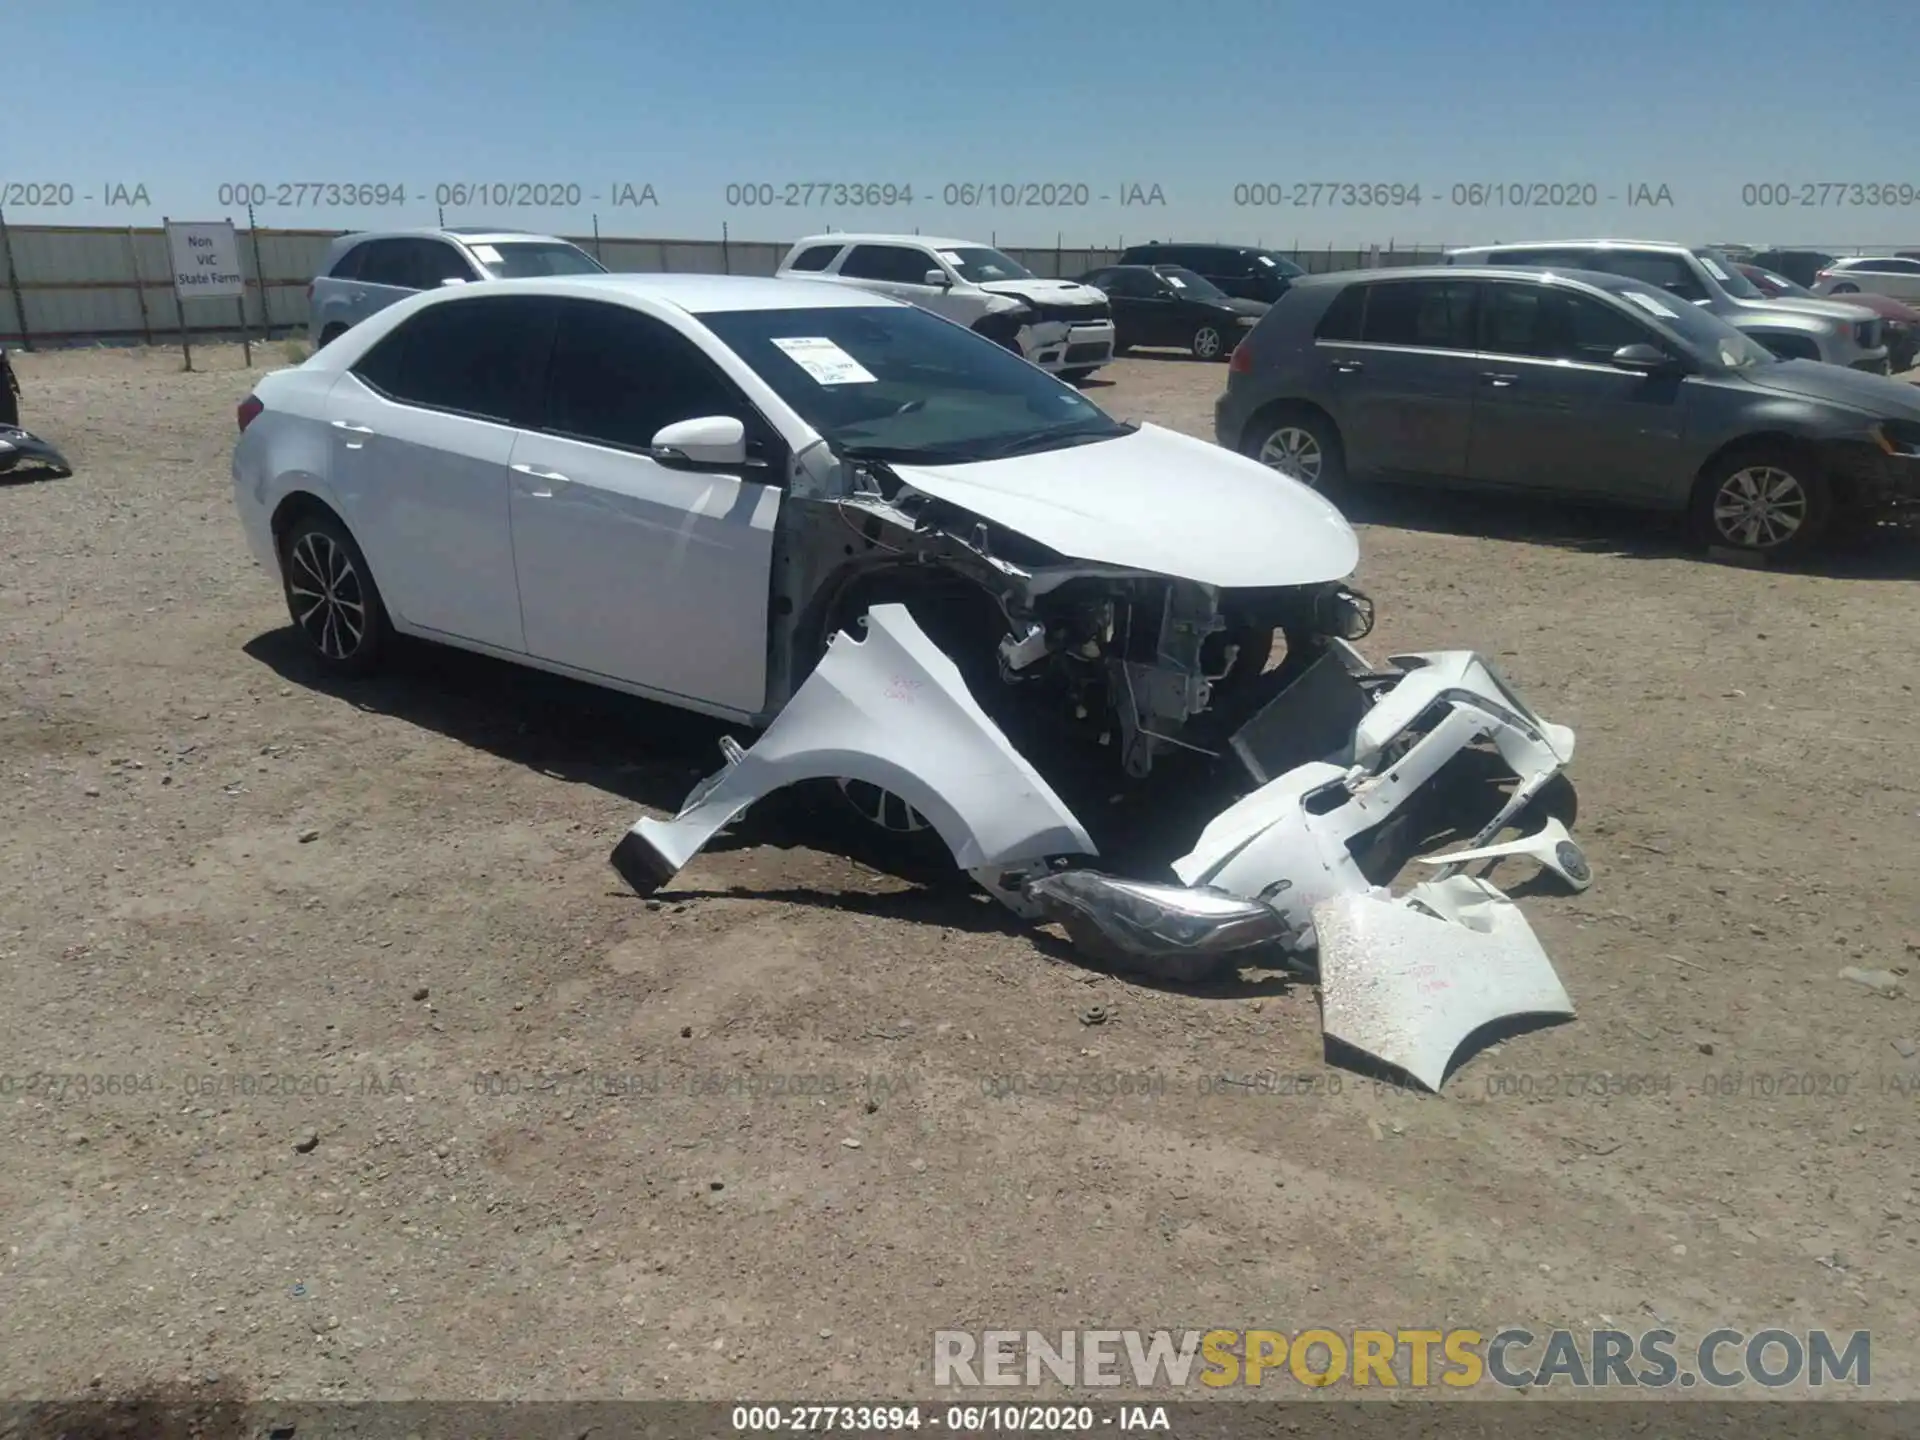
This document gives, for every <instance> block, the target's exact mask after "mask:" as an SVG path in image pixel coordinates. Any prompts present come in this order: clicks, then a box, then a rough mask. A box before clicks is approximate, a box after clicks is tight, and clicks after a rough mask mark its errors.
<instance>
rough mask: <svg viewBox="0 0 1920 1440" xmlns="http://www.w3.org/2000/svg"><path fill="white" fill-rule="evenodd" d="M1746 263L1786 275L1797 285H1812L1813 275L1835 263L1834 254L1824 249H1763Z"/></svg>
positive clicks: (1749, 257) (1748, 258)
mask: <svg viewBox="0 0 1920 1440" xmlns="http://www.w3.org/2000/svg"><path fill="white" fill-rule="evenodd" d="M1746 263H1747V264H1749V265H1758V266H1759V267H1760V268H1761V269H1762V270H1771V271H1773V272H1774V273H1775V274H1776V275H1784V276H1786V277H1787V279H1789V280H1791V281H1793V283H1794V284H1796V285H1811V284H1813V277H1814V276H1816V275H1818V274H1819V273H1820V272H1821V271H1822V270H1824V269H1826V268H1827V266H1829V265H1831V264H1832V263H1833V256H1831V255H1829V254H1827V252H1826V251H1824V250H1761V251H1757V252H1756V253H1754V254H1752V255H1750V256H1748V257H1747V262H1746Z"/></svg>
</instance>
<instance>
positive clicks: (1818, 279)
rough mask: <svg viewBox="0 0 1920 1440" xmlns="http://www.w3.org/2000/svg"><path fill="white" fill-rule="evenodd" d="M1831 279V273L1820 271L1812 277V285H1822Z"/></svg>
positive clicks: (1829, 271)
mask: <svg viewBox="0 0 1920 1440" xmlns="http://www.w3.org/2000/svg"><path fill="white" fill-rule="evenodd" d="M1832 278H1833V271H1831V270H1822V271H1821V272H1820V273H1819V274H1818V275H1815V276H1814V277H1813V283H1814V284H1816V285H1823V284H1825V283H1826V282H1827V281H1829V280H1831V279H1832Z"/></svg>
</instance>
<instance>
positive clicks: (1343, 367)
mask: <svg viewBox="0 0 1920 1440" xmlns="http://www.w3.org/2000/svg"><path fill="white" fill-rule="evenodd" d="M1366 368H1367V367H1366V366H1365V365H1364V364H1363V363H1361V362H1360V361H1358V360H1336V361H1334V362H1333V372H1334V374H1336V375H1354V374H1358V373H1359V372H1360V371H1362V370H1364V369H1366Z"/></svg>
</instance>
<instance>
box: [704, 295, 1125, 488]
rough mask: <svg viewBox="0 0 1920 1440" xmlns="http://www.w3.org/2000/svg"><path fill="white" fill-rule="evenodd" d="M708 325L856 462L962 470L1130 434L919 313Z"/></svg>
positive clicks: (854, 311) (820, 313)
mask: <svg viewBox="0 0 1920 1440" xmlns="http://www.w3.org/2000/svg"><path fill="white" fill-rule="evenodd" d="M701 323H702V324H704V325H705V326H706V327H707V328H708V329H709V330H711V331H712V332H713V333H714V334H715V335H716V336H717V337H719V339H720V341H721V343H722V344H724V345H726V346H727V347H728V348H729V349H731V350H732V351H733V352H734V353H735V354H737V355H739V356H740V358H741V359H742V360H744V361H746V363H747V364H748V365H750V366H752V367H753V369H754V371H755V373H757V374H758V375H759V376H760V377H761V378H762V379H763V380H765V381H766V383H767V384H768V386H769V387H771V388H772V390H773V391H774V392H775V393H776V394H777V395H779V397H780V398H781V399H782V400H783V401H785V402H786V403H787V405H788V406H790V407H791V408H792V409H793V411H794V412H795V413H796V414H798V415H799V416H800V417H801V418H802V419H804V420H805V421H806V422H807V423H808V424H809V425H811V426H812V427H813V428H814V429H815V430H816V431H818V432H819V433H820V434H821V435H823V436H825V437H826V438H827V439H828V440H829V441H831V442H832V443H833V444H834V445H835V446H836V447H837V448H838V449H840V451H841V453H843V454H846V455H849V456H859V457H866V458H871V459H877V460H895V461H901V462H910V461H917V462H922V463H928V464H932V463H959V462H964V461H969V460H992V459H999V458H1004V457H1006V456H1010V455H1015V454H1027V453H1035V452H1038V451H1042V450H1052V449H1059V448H1063V447H1065V446H1068V445H1078V444H1085V443H1088V442H1091V441H1097V440H1106V439H1112V438H1114V437H1116V436H1119V435H1124V434H1128V433H1131V429H1132V427H1129V426H1125V425H1122V424H1120V423H1119V422H1118V421H1116V420H1114V419H1113V418H1112V417H1110V416H1109V415H1107V413H1106V412H1105V411H1103V410H1102V409H1100V407H1099V406H1097V405H1095V404H1094V403H1093V402H1092V401H1091V400H1089V399H1087V398H1086V396H1084V395H1082V394H1081V393H1080V392H1079V391H1077V390H1075V389H1074V388H1073V387H1072V386H1070V385H1063V384H1061V383H1060V382H1059V381H1058V380H1055V379H1054V378H1053V377H1052V376H1051V375H1049V374H1047V373H1046V372H1045V371H1044V370H1041V369H1040V368H1039V367H1037V366H1034V365H1029V364H1028V363H1027V362H1026V361H1025V360H1023V359H1021V358H1020V357H1019V356H1018V355H1016V354H1014V353H1013V352H1011V351H1009V350H1007V349H1005V348H1003V347H1002V346H999V345H996V344H995V343H994V342H993V341H991V340H987V339H984V338H983V337H981V336H979V335H976V334H974V333H973V332H972V331H970V330H966V329H963V328H962V327H961V326H959V325H955V324H953V323H952V322H950V321H947V320H943V319H941V318H940V317H939V316H937V315H934V314H932V313H930V312H928V311H926V310H922V309H920V308H918V307H917V306H909V305H887V306H875V307H867V306H847V307H832V308H823V309H805V310H797V309H796V310H732V311H725V312H717V313H714V314H709V315H703V316H701Z"/></svg>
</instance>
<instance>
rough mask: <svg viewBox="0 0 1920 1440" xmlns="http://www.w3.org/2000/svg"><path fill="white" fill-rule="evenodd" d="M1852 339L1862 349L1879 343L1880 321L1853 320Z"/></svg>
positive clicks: (1869, 348) (1867, 348)
mask: <svg viewBox="0 0 1920 1440" xmlns="http://www.w3.org/2000/svg"><path fill="white" fill-rule="evenodd" d="M1853 340H1854V343H1855V344H1856V345H1858V346H1859V347H1860V348H1861V349H1862V350H1871V349H1873V347H1874V346H1876V345H1878V344H1879V343H1880V322H1879V321H1878V320H1858V321H1855V322H1854V326H1853Z"/></svg>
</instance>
